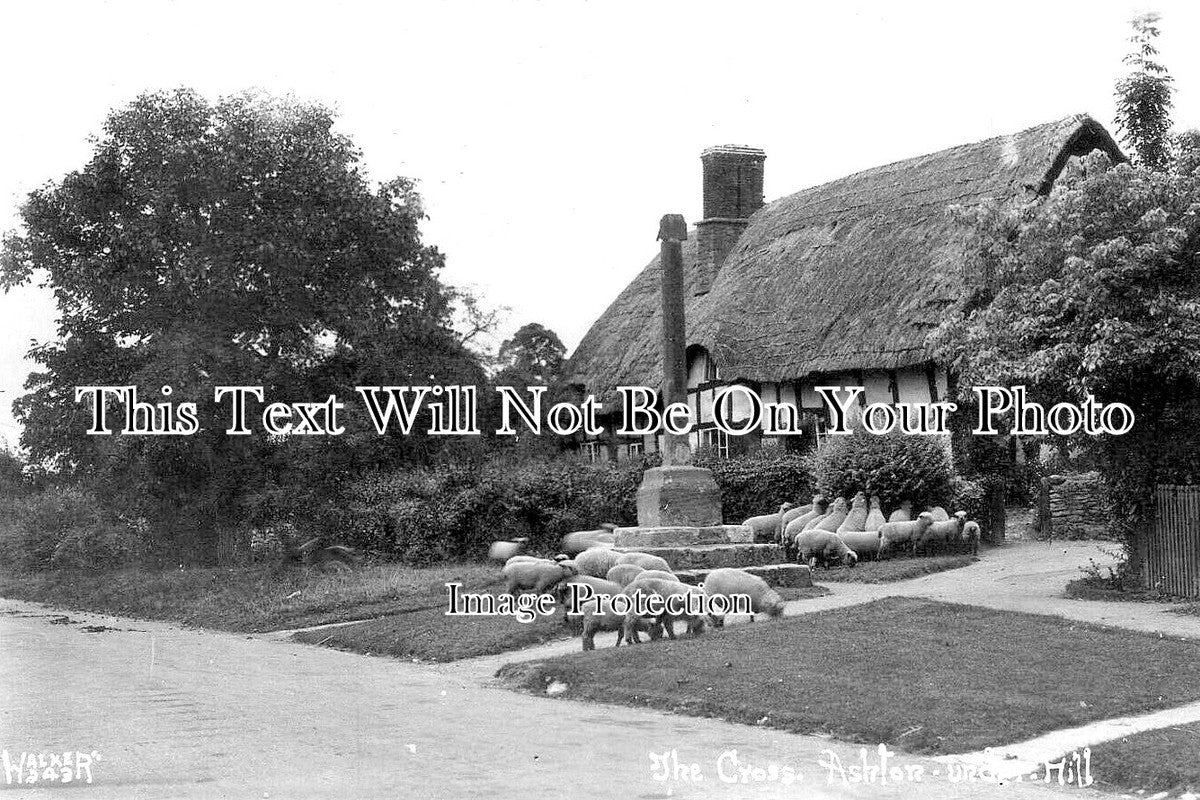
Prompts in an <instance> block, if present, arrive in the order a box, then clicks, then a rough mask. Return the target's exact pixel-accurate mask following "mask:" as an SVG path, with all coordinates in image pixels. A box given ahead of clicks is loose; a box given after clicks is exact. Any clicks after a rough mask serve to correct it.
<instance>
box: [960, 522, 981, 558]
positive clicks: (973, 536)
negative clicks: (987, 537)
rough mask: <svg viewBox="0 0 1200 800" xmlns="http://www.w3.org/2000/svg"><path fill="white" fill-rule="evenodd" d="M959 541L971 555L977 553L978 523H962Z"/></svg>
mask: <svg viewBox="0 0 1200 800" xmlns="http://www.w3.org/2000/svg"><path fill="white" fill-rule="evenodd" d="M959 541H961V542H962V543H963V545H964V546H965V547H966V548H967V550H968V551H969V552H970V553H971V555H975V554H977V553H978V552H979V523H978V522H976V521H975V520H971V521H970V522H966V523H963V529H962V535H961V536H960V537H959Z"/></svg>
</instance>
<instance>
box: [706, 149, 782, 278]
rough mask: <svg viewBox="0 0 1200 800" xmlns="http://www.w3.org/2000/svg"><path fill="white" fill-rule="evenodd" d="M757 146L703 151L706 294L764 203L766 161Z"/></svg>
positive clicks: (764, 155) (765, 155)
mask: <svg viewBox="0 0 1200 800" xmlns="http://www.w3.org/2000/svg"><path fill="white" fill-rule="evenodd" d="M766 158H767V154H766V153H764V152H763V151H762V150H759V149H758V148H757V147H745V146H743V145H737V144H726V145H721V146H719V147H710V148H708V149H707V150H705V151H704V152H703V153H701V154H700V162H701V163H702V164H703V165H704V219H702V220H700V222H698V223H696V238H697V243H696V244H697V258H698V260H699V266H700V280H699V281H698V283H697V288H696V294H704V293H706V292H707V291H708V290H709V288H710V287H711V286H712V282H713V280H714V279H715V278H716V277H717V273H718V272H719V271H720V270H721V265H722V264H724V263H725V257H726V256H728V255H729V251H730V250H732V249H733V245H734V244H735V243H736V242H737V240H738V237H740V236H741V235H742V231H744V230H745V229H746V223H747V221H748V220H749V219H750V215H751V214H753V213H754V212H755V211H758V209H760V208H762V205H763V161H765V160H766Z"/></svg>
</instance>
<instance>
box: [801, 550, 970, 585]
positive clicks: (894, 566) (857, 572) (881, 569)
mask: <svg viewBox="0 0 1200 800" xmlns="http://www.w3.org/2000/svg"><path fill="white" fill-rule="evenodd" d="M978 560H979V559H978V558H976V557H975V556H929V557H925V556H919V557H916V558H892V559H887V560H885V561H862V562H859V563H858V564H857V565H856V566H853V567H833V568H832V569H818V570H817V571H816V572H814V573H813V580H815V581H817V582H818V583H891V582H892V581H906V580H909V579H910V578H919V577H921V576H922V575H932V574H933V573H935V572H945V571H946V570H948V569H958V568H959V567H965V566H967V565H968V564H973V563H975V562H976V561H978Z"/></svg>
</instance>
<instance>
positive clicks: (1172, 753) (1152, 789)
mask: <svg viewBox="0 0 1200 800" xmlns="http://www.w3.org/2000/svg"><path fill="white" fill-rule="evenodd" d="M1196 753H1200V724H1194V725H1177V726H1175V727H1173V728H1163V729H1162V730H1157V731H1147V732H1146V733H1139V734H1137V735H1136V736H1130V737H1127V738H1125V739H1118V740H1116V741H1112V742H1108V743H1106V744H1102V745H1098V746H1097V747H1093V748H1092V773H1093V774H1094V775H1095V777H1096V783H1097V785H1099V786H1102V787H1106V788H1110V789H1118V790H1124V791H1131V792H1139V793H1141V791H1143V790H1144V792H1145V793H1147V794H1153V793H1157V792H1171V793H1172V794H1174V793H1176V792H1177V791H1180V790H1186V791H1193V792H1194V791H1196V790H1198V789H1200V761H1198V760H1197V759H1196Z"/></svg>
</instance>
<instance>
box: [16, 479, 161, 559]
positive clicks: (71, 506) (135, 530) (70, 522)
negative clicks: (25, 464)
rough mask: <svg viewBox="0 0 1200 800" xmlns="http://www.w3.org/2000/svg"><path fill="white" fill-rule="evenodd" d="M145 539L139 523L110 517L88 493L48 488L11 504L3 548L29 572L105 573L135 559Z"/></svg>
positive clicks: (140, 520)
mask: <svg viewBox="0 0 1200 800" xmlns="http://www.w3.org/2000/svg"><path fill="white" fill-rule="evenodd" d="M146 536H147V525H146V523H145V520H143V519H140V518H138V519H133V520H129V519H124V518H120V517H118V518H116V519H110V518H108V517H106V516H105V515H104V514H103V513H102V512H101V510H100V507H99V503H98V502H97V500H96V498H95V497H93V496H92V495H91V494H89V493H87V492H84V491H82V490H80V489H77V488H73V487H51V488H49V489H47V490H45V491H43V492H40V493H36V494H31V495H29V496H28V497H25V498H22V499H21V500H19V501H17V502H16V503H15V504H14V513H13V516H12V519H11V521H10V524H9V525H8V526H7V541H6V543H5V548H4V549H5V550H6V551H7V555H8V557H9V558H10V559H11V563H15V564H16V565H18V566H20V567H23V568H25V569H29V570H47V569H105V568H112V567H118V566H122V565H126V564H129V563H131V562H133V561H135V560H136V559H137V558H139V557H140V555H141V553H142V550H143V546H144V543H145V539H146Z"/></svg>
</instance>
